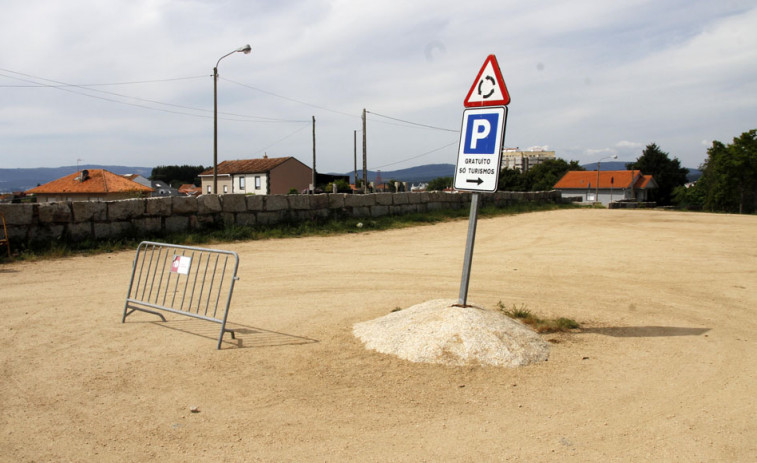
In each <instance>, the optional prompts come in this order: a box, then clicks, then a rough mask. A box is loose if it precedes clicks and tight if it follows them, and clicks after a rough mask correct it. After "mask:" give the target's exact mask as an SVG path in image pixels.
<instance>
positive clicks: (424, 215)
mask: <svg viewBox="0 0 757 463" xmlns="http://www.w3.org/2000/svg"><path fill="white" fill-rule="evenodd" d="M574 207H576V206H574V205H572V204H554V203H540V202H523V203H515V204H512V205H509V206H506V207H496V206H493V205H487V206H485V207H481V208H479V217H480V218H489V217H497V216H503V215H514V214H523V213H527V212H543V211H551V210H556V209H565V208H574ZM469 215H470V210H469V208H467V207H465V208H460V209H441V210H434V211H428V212H416V213H411V214H405V215H393V216H383V217H365V218H353V217H329V218H316V219H313V220H308V221H302V222H284V223H278V224H274V225H254V226H248V227H243V226H236V225H235V226H230V227H224V226H218V227H208V228H204V229H202V230H196V231H191V232H185V233H172V234H152V235H145V234H142V235H139V234H138V233H137V232H136V230H132V231H131V232H130V233H129V234H128V235H127V236H125V237H123V238H119V239H106V240H95V239H86V240H81V241H75V240H71V239H65V238H63V239H59V240H52V241H43V242H33V243H21V242H15V241H11V250H12V251H13V253H14V260H37V259H48V258H49V259H54V258H61V257H70V256H74V255H89V254H100V253H106V252H116V251H123V250H133V249H135V248H136V247H137V245H138V244H139V243H140V242H141V241H143V240H148V241H160V242H167V243H172V244H180V245H186V246H195V245H200V246H206V245H210V244H217V243H232V242H235V241H251V240H265V239H277V238H298V237H303V236H330V235H341V234H349V233H366V232H371V231H382V230H391V229H397V228H408V227H416V226H420V225H430V224H435V223H440V222H447V221H454V220H463V219H467V218H468V217H469ZM359 224H360V225H359ZM3 251H4V250H3ZM7 260H8V259H7V257H5V253H0V262H5V261H7Z"/></svg>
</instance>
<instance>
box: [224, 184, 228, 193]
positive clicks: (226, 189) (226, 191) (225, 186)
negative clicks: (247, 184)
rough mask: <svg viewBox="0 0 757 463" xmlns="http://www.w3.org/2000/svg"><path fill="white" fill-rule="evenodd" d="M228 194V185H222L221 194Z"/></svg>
mask: <svg viewBox="0 0 757 463" xmlns="http://www.w3.org/2000/svg"><path fill="white" fill-rule="evenodd" d="M228 192H229V186H228V185H224V186H223V194H226V193H228Z"/></svg>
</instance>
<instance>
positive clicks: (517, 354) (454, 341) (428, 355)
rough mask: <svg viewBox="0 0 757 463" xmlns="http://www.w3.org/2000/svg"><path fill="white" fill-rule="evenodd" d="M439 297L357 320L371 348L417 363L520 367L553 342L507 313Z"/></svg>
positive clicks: (543, 356)
mask: <svg viewBox="0 0 757 463" xmlns="http://www.w3.org/2000/svg"><path fill="white" fill-rule="evenodd" d="M456 303H457V301H456V300H450V299H438V300H433V301H428V302H424V303H422V304H418V305H414V306H412V307H410V308H408V309H404V310H400V311H398V312H392V313H390V314H388V315H386V316H383V317H380V318H377V319H375V320H370V321H367V322H361V323H356V324H355V325H354V326H353V329H352V332H353V334H354V335H355V337H357V338H358V339H360V340H361V341H362V342H363V343H364V344H365V347H366V348H368V349H371V350H375V351H377V352H381V353H383V354H391V355H396V356H397V357H400V358H403V359H405V360H410V361H411V362H421V363H439V364H443V365H494V366H507V367H515V366H520V365H528V364H531V363H536V362H543V361H546V360H547V358H549V345H548V344H547V343H546V342H545V341H544V340H542V339H541V337H540V336H539V335H538V334H536V333H535V332H534V331H533V330H531V329H530V328H528V327H527V326H525V325H523V324H522V323H520V322H517V321H515V320H512V319H511V318H509V317H507V316H505V315H504V314H501V313H498V312H494V311H489V310H484V309H480V308H477V307H453V305H454V304H456Z"/></svg>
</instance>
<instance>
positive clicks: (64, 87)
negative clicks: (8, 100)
mask: <svg viewBox="0 0 757 463" xmlns="http://www.w3.org/2000/svg"><path fill="white" fill-rule="evenodd" d="M0 71H3V72H6V73H12V74H17V75H19V76H24V77H27V78H29V79H36V80H41V81H46V82H52V83H53V84H54V85H52V84H44V83H40V82H36V81H34V80H29V79H24V78H20V77H15V76H9V75H7V74H0V76H3V77H7V78H9V79H14V80H20V81H22V82H29V83H32V84H34V85H33V86H30V87H45V88H52V89H55V90H61V91H64V92H68V93H73V94H75V95H81V96H86V97H89V98H94V99H98V100H103V101H108V102H111V103H116V104H122V105H127V106H134V107H137V108H142V109H148V110H152V111H161V112H166V113H171V114H179V115H183V116H192V117H202V118H206V119H207V118H211V117H212V111H211V110H209V109H205V108H196V107H192V106H185V105H179V104H174V103H165V102H162V101H158V100H151V99H147V98H140V97H135V96H131V95H124V94H120V93H115V92H108V91H105V90H97V89H92V88H88V86H86V85H77V84H69V83H66V82H60V81H56V80H52V79H47V78H44V77H39V76H34V75H30V74H24V73H21V72H16V71H11V70H8V69H1V68H0ZM181 79H184V78H178V79H164V80H153V81H141V82H142V83H147V82H165V81H170V80H181ZM135 83H136V82H135ZM99 85H119V84H99ZM72 88H76V89H80V90H83V91H82V92H78V91H75V90H73V89H72ZM86 92H96V93H100V94H104V95H111V96H115V97H119V98H129V99H132V100H136V101H142V102H145V103H151V104H156V105H161V106H168V107H171V108H178V109H185V110H188V111H195V112H200V113H206V114H207V115H205V114H192V113H187V112H182V111H173V110H167V109H162V108H155V107H152V106H146V105H142V104H137V103H130V102H128V101H121V100H116V99H113V98H107V97H102V96H98V95H92V94H90V93H86ZM219 114H222V115H225V116H230V117H233V118H236V119H231V118H229V117H226V118H223V119H224V120H231V121H237V122H296V123H300V122H307V121H305V120H291V119H277V118H272V117H266V116H256V115H245V114H234V113H219Z"/></svg>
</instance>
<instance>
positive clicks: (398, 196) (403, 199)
mask: <svg viewBox="0 0 757 463" xmlns="http://www.w3.org/2000/svg"><path fill="white" fill-rule="evenodd" d="M412 194H413V193H395V194H394V195H392V196H393V198H392V204H397V205H399V204H409V203H410V195H412Z"/></svg>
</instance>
